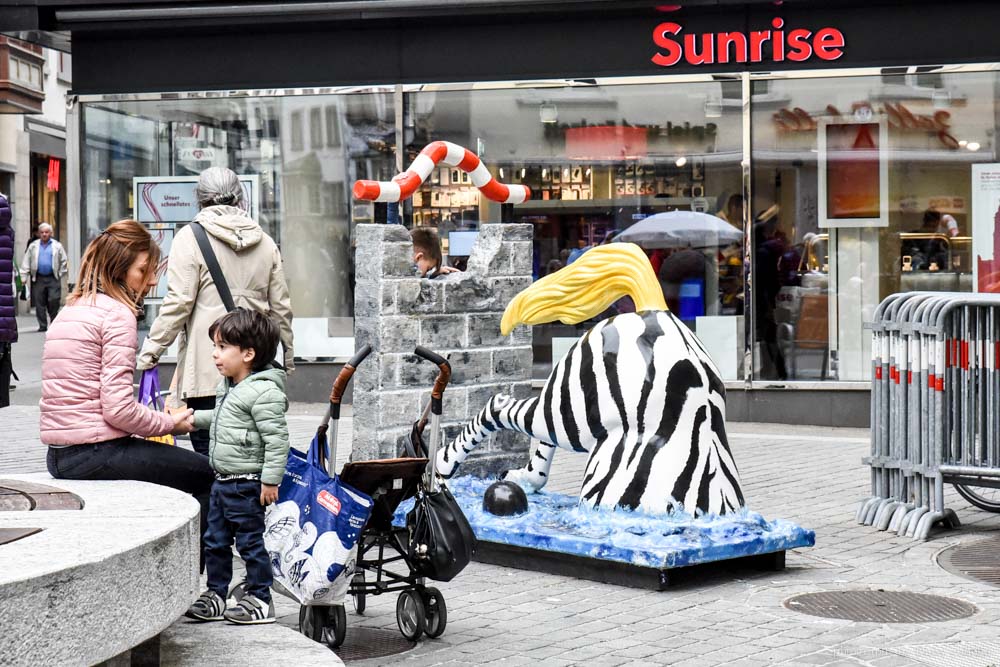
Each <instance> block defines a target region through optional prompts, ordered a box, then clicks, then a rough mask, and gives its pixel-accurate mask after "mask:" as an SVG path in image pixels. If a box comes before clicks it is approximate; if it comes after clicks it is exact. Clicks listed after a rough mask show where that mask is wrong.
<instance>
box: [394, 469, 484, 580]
mask: <svg viewBox="0 0 1000 667" xmlns="http://www.w3.org/2000/svg"><path fill="white" fill-rule="evenodd" d="M406 527H407V529H408V531H409V535H410V543H409V545H408V546H409V552H410V554H409V555H410V561H411V564H412V566H413V569H414V571H415V572H416V573H417V574H419V575H420V576H422V577H427V578H428V579H433V580H434V581H451V580H452V579H453V578H454V577H455V575H457V574H458V573H459V572H461V571H462V570H464V569H465V566H466V565H468V564H469V561H471V560H472V557H473V556H474V555H475V553H476V535H475V533H473V532H472V526H470V525H469V520H468V519H466V518H465V514H463V513H462V508H461V507H459V505H458V502H457V501H456V500H455V497H454V496H452V495H451V492H450V491H449V490H448V488H447V487H444V486H441V487H439V488H438V489H437V490H436V491H420V492H419V493H418V494H417V497H416V500H415V501H414V505H413V509H412V510H410V512H409V514H407V515H406Z"/></svg>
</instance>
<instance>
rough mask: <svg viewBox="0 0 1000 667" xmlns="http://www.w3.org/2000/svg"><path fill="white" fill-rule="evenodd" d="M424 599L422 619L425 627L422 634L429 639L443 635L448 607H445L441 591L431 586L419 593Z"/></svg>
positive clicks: (446, 623)
mask: <svg viewBox="0 0 1000 667" xmlns="http://www.w3.org/2000/svg"><path fill="white" fill-rule="evenodd" d="M421 593H422V596H423V598H424V619H425V623H426V627H425V628H424V634H426V635H427V636H428V637H430V638H431V639H434V638H435V637H440V636H441V635H443V634H444V628H445V626H446V625H448V607H447V606H445V603H444V596H443V595H441V591H439V590H438V589H436V588H434V587H433V586H431V587H430V588H425V589H423V590H422V591H421Z"/></svg>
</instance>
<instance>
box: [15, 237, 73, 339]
mask: <svg viewBox="0 0 1000 667" xmlns="http://www.w3.org/2000/svg"><path fill="white" fill-rule="evenodd" d="M68 274H69V259H68V258H67V257H66V250H64V249H63V247H62V244H61V243H59V241H57V240H55V239H54V238H52V225H50V224H49V223H47V222H42V223H39V224H38V238H37V239H36V240H34V241H32V242H31V245H29V246H28V251H27V252H26V253H24V259H23V260H22V261H21V280H22V282H24V283H25V284H29V280H30V288H29V289H30V290H31V303H32V305H34V307H35V317H36V318H38V330H39V331H46V330H47V329H48V328H49V321H50V320H54V319H55V318H56V315H57V314H58V313H59V305H60V303H61V302H62V279H63V277H65V276H66V275H68Z"/></svg>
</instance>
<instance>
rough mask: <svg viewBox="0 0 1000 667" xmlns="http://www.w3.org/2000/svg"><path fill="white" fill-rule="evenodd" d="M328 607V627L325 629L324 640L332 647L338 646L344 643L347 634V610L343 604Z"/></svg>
mask: <svg viewBox="0 0 1000 667" xmlns="http://www.w3.org/2000/svg"><path fill="white" fill-rule="evenodd" d="M327 609H328V610H329V613H328V616H327V622H326V628H325V629H324V630H323V641H325V642H326V644H327V646H329V647H330V648H337V647H338V646H340V645H341V644H343V643H344V637H346V636H347V612H346V611H344V605H342V604H341V605H337V606H336V607H327Z"/></svg>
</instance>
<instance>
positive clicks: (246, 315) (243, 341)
mask: <svg viewBox="0 0 1000 667" xmlns="http://www.w3.org/2000/svg"><path fill="white" fill-rule="evenodd" d="M216 336H218V338H219V340H220V341H222V342H223V343H226V344H227V345H235V346H237V347H238V348H240V349H241V350H250V349H252V350H253V351H254V357H253V366H252V368H253V370H254V372H257V371H262V370H264V369H265V368H267V367H268V366H270V365H271V362H272V361H273V360H274V355H275V354H276V353H277V352H278V339H279V337H280V334H279V333H278V325H277V324H275V323H274V321H273V320H272V319H271V318H270V317H268V316H267V315H264V314H263V313H259V312H257V311H256V310H250V309H248V308H236V309H235V310H232V311H230V312H228V313H226V314H225V315H223V316H222V317H220V318H219V319H217V320H216V321H215V322H212V326H210V327H209V328H208V337H209V338H211V339H212V340H213V341H214V340H215V338H216Z"/></svg>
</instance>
